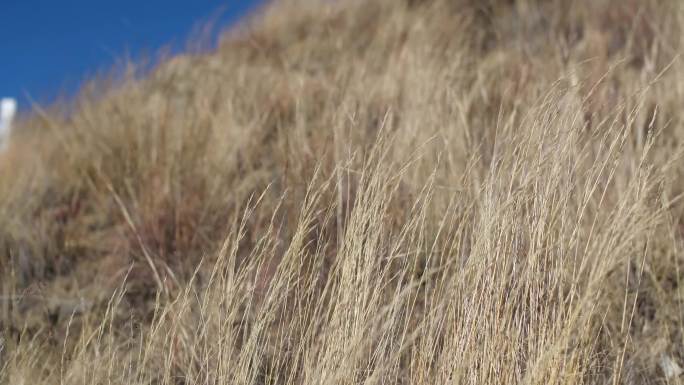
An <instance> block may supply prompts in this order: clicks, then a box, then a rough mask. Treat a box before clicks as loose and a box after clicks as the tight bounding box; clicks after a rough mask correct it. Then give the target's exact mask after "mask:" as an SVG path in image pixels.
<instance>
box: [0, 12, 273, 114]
mask: <svg viewBox="0 0 684 385" xmlns="http://www.w3.org/2000/svg"><path fill="white" fill-rule="evenodd" d="M262 2H263V0H223V1H221V0H199V1H176V0H166V1H164V0H108V1H103V0H90V1H88V0H0V49H1V50H2V51H0V97H3V96H11V97H15V98H17V99H18V100H19V105H20V108H21V109H24V110H25V109H27V108H28V107H29V106H28V103H29V99H28V98H27V95H28V97H30V98H31V99H33V100H35V101H36V102H38V103H40V104H47V103H49V102H50V101H52V100H54V98H55V97H56V96H58V95H73V94H74V93H75V91H76V90H77V89H78V86H79V85H80V83H81V81H82V80H84V79H86V78H87V77H89V76H93V75H96V74H97V73H98V72H102V71H107V70H109V69H111V68H112V66H113V65H115V63H117V62H120V61H121V59H124V58H127V57H130V58H133V59H134V60H135V59H136V58H141V57H154V55H155V54H156V53H158V52H159V50H160V49H162V48H170V49H171V50H172V51H173V52H178V51H180V50H183V49H184V48H185V47H186V44H187V42H188V39H189V38H191V36H192V35H193V33H196V32H197V30H198V28H200V27H202V26H204V25H206V24H207V23H208V22H209V21H211V20H215V21H216V23H215V25H216V28H217V29H221V28H225V27H227V26H229V25H231V24H234V23H235V21H237V20H238V19H240V17H242V16H243V15H245V14H247V13H248V12H249V11H250V10H253V9H254V8H255V7H256V6H257V5H258V4H259V3H262Z"/></svg>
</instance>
